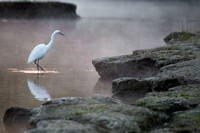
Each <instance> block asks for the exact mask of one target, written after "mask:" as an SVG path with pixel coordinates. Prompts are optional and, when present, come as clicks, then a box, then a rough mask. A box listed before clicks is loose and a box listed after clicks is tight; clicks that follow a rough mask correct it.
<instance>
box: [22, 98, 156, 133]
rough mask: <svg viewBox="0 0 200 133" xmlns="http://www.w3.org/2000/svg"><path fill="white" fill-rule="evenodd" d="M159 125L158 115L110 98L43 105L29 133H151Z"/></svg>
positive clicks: (67, 100) (35, 115) (31, 124)
mask: <svg viewBox="0 0 200 133" xmlns="http://www.w3.org/2000/svg"><path fill="white" fill-rule="evenodd" d="M22 110H23V109H22ZM157 123H158V114H157V113H156V112H154V111H152V110H150V109H148V108H144V107H138V106H131V105H125V104H117V103H116V102H115V101H113V99H111V98H109V97H88V98H75V97H73V98H59V99H55V100H52V101H50V102H47V103H45V104H43V106H42V107H40V108H38V111H37V112H36V113H34V114H32V116H31V119H30V121H29V124H28V130H27V133H41V132H44V133H47V132H48V133H51V132H52V133H58V132H59V133H62V132H63V133H64V132H75V133H76V132H77V133H78V132H96V133H101V132H102V133H103V132H113V133H114V132H115V133H121V132H127V133H128V132H136V133H137V132H143V131H148V130H150V129H151V128H152V127H154V126H155V125H157Z"/></svg>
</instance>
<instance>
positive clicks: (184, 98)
mask: <svg viewBox="0 0 200 133" xmlns="http://www.w3.org/2000/svg"><path fill="white" fill-rule="evenodd" d="M194 88H195V89H194ZM172 90H174V91H167V92H152V93H148V94H147V95H146V97H144V98H142V99H139V100H137V101H136V105H138V106H143V107H147V108H150V109H152V110H154V111H159V112H165V113H167V114H171V113H173V112H175V111H180V110H187V109H191V108H194V107H196V106H197V105H198V104H200V97H199V95H200V85H199V84H198V85H184V86H177V87H175V88H173V89H172Z"/></svg>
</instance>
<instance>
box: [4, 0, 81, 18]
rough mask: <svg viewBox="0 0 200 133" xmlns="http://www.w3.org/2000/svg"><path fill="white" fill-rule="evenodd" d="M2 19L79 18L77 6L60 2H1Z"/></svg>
mask: <svg viewBox="0 0 200 133" xmlns="http://www.w3.org/2000/svg"><path fill="white" fill-rule="evenodd" d="M0 12H1V13H0V18H5V19H7V18H15V19H21V18H28V19H35V18H72V19H74V18H79V16H78V15H77V14H76V5H74V4H71V3H60V2H0Z"/></svg>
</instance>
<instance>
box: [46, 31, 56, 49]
mask: <svg viewBox="0 0 200 133" xmlns="http://www.w3.org/2000/svg"><path fill="white" fill-rule="evenodd" d="M55 35H56V33H53V34H52V35H51V41H50V42H49V43H48V44H47V51H49V49H50V48H51V46H52V44H53V42H54V38H55Z"/></svg>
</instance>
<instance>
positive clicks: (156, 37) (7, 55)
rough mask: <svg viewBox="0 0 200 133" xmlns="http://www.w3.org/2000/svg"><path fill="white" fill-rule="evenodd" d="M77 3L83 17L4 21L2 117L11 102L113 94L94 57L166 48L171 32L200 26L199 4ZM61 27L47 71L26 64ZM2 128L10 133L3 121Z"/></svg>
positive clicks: (35, 103)
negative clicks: (100, 80) (41, 45)
mask: <svg viewBox="0 0 200 133" xmlns="http://www.w3.org/2000/svg"><path fill="white" fill-rule="evenodd" d="M73 2H74V3H76V4H77V6H78V14H79V15H80V16H82V19H80V20H78V21H71V20H65V19H60V20H53V19H50V20H48V19H45V20H7V19H1V20H0V29H1V30H0V107H1V110H0V117H1V118H2V117H3V114H4V112H5V110H6V109H7V108H9V107H11V106H21V107H38V106H40V105H41V104H42V103H43V102H44V101H46V100H50V99H51V98H58V97H68V96H70V97H86V96H93V95H107V96H111V91H110V89H111V84H110V82H104V83H102V84H100V85H99V83H98V85H96V84H97V82H98V79H99V76H98V74H97V72H96V71H95V69H94V67H93V66H92V63H91V61H92V59H94V58H98V57H105V56H114V55H123V54H131V53H132V51H133V50H137V49H147V48H154V47H158V46H164V45H165V43H164V42H163V40H162V39H163V38H164V37H165V36H166V35H167V34H168V33H170V32H173V31H181V30H188V31H191V32H194V31H198V30H199V29H200V23H199V22H200V19H199V18H200V15H199V10H200V8H199V5H200V4H199V3H189V2H173V1H172V2H157V1H154V2H148V1H147V2H137V1H110V0H104V1H95V0H91V1H89V0H85V1H79V0H75V1H73ZM56 29H59V30H61V31H62V32H63V33H64V34H65V37H63V36H56V38H55V42H54V44H53V46H52V48H51V49H50V51H49V53H48V54H47V55H46V56H45V58H44V59H43V60H41V61H40V63H41V66H42V67H43V68H44V69H45V70H46V73H44V74H39V75H38V74H37V71H36V69H35V65H34V64H31V65H27V64H26V62H27V59H28V56H29V53H30V52H31V50H32V49H33V48H34V46H35V45H36V44H39V43H45V44H47V43H48V42H49V40H50V35H51V33H52V32H53V31H54V30H56ZM97 86H98V87H97ZM141 96H143V95H139V96H138V97H141ZM135 97H137V96H135ZM122 99H123V98H122ZM125 100H127V99H125ZM6 130H7V131H8V132H12V130H10V128H9V127H6ZM0 132H1V133H4V132H5V128H4V125H3V123H0ZM15 132H16V130H15ZM19 132H20V131H19Z"/></svg>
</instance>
